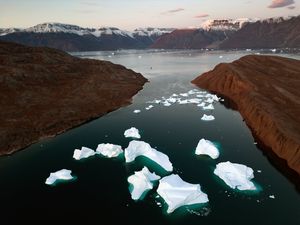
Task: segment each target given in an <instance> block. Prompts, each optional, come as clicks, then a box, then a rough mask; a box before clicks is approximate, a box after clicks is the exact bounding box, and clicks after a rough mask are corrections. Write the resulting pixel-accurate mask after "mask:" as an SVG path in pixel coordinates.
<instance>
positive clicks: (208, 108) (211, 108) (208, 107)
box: [202, 104, 215, 110]
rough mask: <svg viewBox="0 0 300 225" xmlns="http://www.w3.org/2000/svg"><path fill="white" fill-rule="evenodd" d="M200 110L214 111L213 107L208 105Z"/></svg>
mask: <svg viewBox="0 0 300 225" xmlns="http://www.w3.org/2000/svg"><path fill="white" fill-rule="evenodd" d="M202 109H203V110H214V109H215V107H214V106H213V104H209V105H206V106H203V107H202Z"/></svg>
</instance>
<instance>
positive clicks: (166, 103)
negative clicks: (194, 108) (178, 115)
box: [163, 101, 172, 107]
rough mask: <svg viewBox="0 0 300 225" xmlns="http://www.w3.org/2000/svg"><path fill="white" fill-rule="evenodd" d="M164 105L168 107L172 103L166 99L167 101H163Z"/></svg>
mask: <svg viewBox="0 0 300 225" xmlns="http://www.w3.org/2000/svg"><path fill="white" fill-rule="evenodd" d="M163 105H164V106H167V107H168V106H171V105H172V104H171V103H170V102H168V101H165V102H163Z"/></svg>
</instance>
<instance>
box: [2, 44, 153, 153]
mask: <svg viewBox="0 0 300 225" xmlns="http://www.w3.org/2000/svg"><path fill="white" fill-rule="evenodd" d="M145 82H147V79H146V78H144V77H143V76H142V75H141V74H139V73H135V72H134V71H132V70H129V69H127V68H125V67H123V66H121V65H115V64H113V63H110V62H107V61H99V60H92V59H79V58H76V57H73V56H71V55H68V54H67V53H65V52H62V51H59V50H54V49H51V48H44V47H26V46H23V45H19V44H14V43H9V42H0V93H1V95H0V96H1V97H0V104H1V111H0V155H7V154H11V153H13V152H15V151H18V150H20V149H23V148H25V147H27V146H29V145H31V144H32V143H35V142H37V141H39V140H41V139H43V138H45V137H51V136H55V135H57V134H60V133H62V132H65V131H66V130H68V129H71V128H73V127H76V126H79V125H80V124H82V123H85V122H87V121H90V120H92V119H95V118H98V117H100V116H102V115H104V114H106V113H108V112H111V111H113V110H116V109H118V108H120V107H122V106H125V105H128V104H130V103H131V99H132V96H134V95H135V94H136V93H137V92H138V91H139V90H141V89H142V88H143V85H144V83H145Z"/></svg>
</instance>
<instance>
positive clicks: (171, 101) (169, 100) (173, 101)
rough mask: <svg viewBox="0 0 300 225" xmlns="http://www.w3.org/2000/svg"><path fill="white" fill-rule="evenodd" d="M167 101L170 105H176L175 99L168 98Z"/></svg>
mask: <svg viewBox="0 0 300 225" xmlns="http://www.w3.org/2000/svg"><path fill="white" fill-rule="evenodd" d="M167 101H168V102H170V103H176V101H177V98H172V97H170V98H168V99H167Z"/></svg>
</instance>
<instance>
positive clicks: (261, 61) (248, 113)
mask: <svg viewBox="0 0 300 225" xmlns="http://www.w3.org/2000/svg"><path fill="white" fill-rule="evenodd" d="M192 83H194V84H196V85H197V86H199V87H200V88H204V89H207V90H210V91H213V92H216V93H219V94H222V95H224V96H227V97H228V98H230V99H231V100H233V101H234V102H235V103H236V105H237V109H238V110H239V112H240V113H241V114H242V116H243V117H244V119H245V121H246V122H247V124H248V125H249V126H250V128H251V129H252V131H253V132H254V135H255V136H257V137H258V138H259V139H260V140H261V141H262V142H263V143H264V144H265V145H266V146H268V147H270V148H271V149H272V151H274V152H275V153H276V154H277V155H278V156H279V157H280V158H283V159H285V160H286V161H287V164H288V166H289V167H290V168H292V169H294V170H295V171H296V172H297V173H298V174H300V117H299V115H300V89H299V87H300V61H299V60H295V59H289V58H283V57H276V56H254V55H250V56H245V57H242V58H241V59H239V60H237V61H234V62H232V63H228V64H227V63H221V64H219V65H217V66H216V67H215V68H214V69H213V70H212V71H209V72H207V73H204V74H202V75H201V76H199V77H197V78H196V79H195V80H193V81H192Z"/></svg>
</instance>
